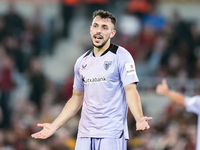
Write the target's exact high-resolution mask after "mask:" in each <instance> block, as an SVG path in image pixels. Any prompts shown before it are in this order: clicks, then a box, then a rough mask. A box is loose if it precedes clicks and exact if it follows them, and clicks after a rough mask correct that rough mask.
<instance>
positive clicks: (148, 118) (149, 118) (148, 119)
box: [145, 116, 153, 121]
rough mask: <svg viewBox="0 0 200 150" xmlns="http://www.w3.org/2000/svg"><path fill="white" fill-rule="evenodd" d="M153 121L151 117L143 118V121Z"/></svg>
mask: <svg viewBox="0 0 200 150" xmlns="http://www.w3.org/2000/svg"><path fill="white" fill-rule="evenodd" d="M152 119H153V117H147V116H145V120H146V121H150V120H152Z"/></svg>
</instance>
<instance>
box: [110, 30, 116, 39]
mask: <svg viewBox="0 0 200 150" xmlns="http://www.w3.org/2000/svg"><path fill="white" fill-rule="evenodd" d="M115 34H116V30H112V32H111V34H110V38H113V37H114V36H115Z"/></svg>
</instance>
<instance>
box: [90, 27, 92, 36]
mask: <svg viewBox="0 0 200 150" xmlns="http://www.w3.org/2000/svg"><path fill="white" fill-rule="evenodd" d="M91 29H92V26H90V34H91Z"/></svg>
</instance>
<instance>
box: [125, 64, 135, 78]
mask: <svg viewBox="0 0 200 150" xmlns="http://www.w3.org/2000/svg"><path fill="white" fill-rule="evenodd" d="M125 67H126V72H127V74H128V75H131V74H134V73H135V64H134V62H131V63H126V64H125Z"/></svg>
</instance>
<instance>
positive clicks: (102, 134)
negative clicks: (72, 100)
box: [73, 44, 139, 139]
mask: <svg viewBox="0 0 200 150" xmlns="http://www.w3.org/2000/svg"><path fill="white" fill-rule="evenodd" d="M74 70H75V79H74V86H73V88H74V89H76V90H80V91H84V101H83V107H82V112H81V119H80V122H79V127H78V137H94V138H120V136H121V135H122V134H124V136H125V138H126V139H128V138H129V136H128V127H127V119H126V118H127V110H128V105H127V102H126V95H125V90H124V87H125V86H126V85H128V84H131V83H137V82H139V81H138V77H137V75H136V70H135V64H134V60H133V58H132V56H131V55H130V53H129V52H128V51H127V50H125V49H124V48H122V47H120V46H117V45H114V44H111V45H110V47H109V48H108V49H107V50H106V51H105V52H104V53H103V54H102V55H101V56H95V55H94V53H93V49H92V50H89V51H87V52H86V53H85V54H84V55H82V56H81V57H80V58H79V59H78V60H77V62H76V64H75V67H74Z"/></svg>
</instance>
